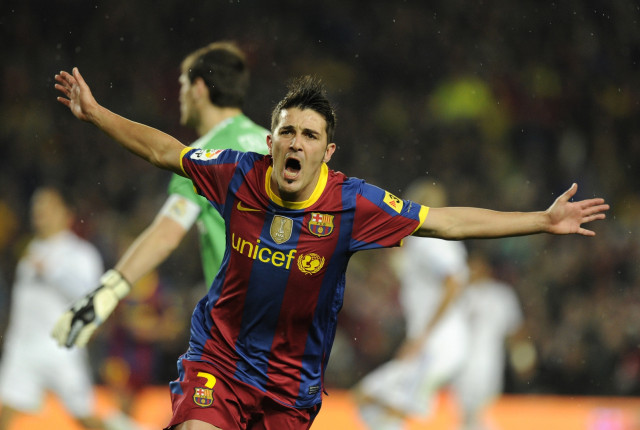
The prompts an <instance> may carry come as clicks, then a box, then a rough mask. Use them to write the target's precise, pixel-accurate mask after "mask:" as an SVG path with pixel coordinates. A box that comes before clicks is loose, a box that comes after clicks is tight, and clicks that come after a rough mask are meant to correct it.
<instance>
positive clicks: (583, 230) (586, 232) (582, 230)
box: [578, 227, 596, 236]
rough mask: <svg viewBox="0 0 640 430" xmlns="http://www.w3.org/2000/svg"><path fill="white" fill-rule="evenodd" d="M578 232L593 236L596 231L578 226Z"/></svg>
mask: <svg viewBox="0 0 640 430" xmlns="http://www.w3.org/2000/svg"><path fill="white" fill-rule="evenodd" d="M578 234H581V235H583V236H595V235H596V233H595V232H594V231H591V230H587V229H586V228H582V227H580V228H579V229H578Z"/></svg>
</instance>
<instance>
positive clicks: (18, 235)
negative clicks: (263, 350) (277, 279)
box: [0, 0, 640, 395]
mask: <svg viewBox="0 0 640 430" xmlns="http://www.w3.org/2000/svg"><path fill="white" fill-rule="evenodd" d="M639 18H640V5H639V3H638V2H636V1H626V0H614V1H577V0H573V1H562V2H559V1H558V2H551V1H517V2H514V1H508V0H498V1H460V0H443V1H432V2H424V1H388V0H385V1H379V0H370V1H366V2H364V1H335V0H332V1H320V2H313V3H310V2H297V1H295V2H294V1H278V2H268V1H257V0H255V1H254V0H247V1H244V0H242V1H206V2H184V1H183V2H177V1H173V0H165V1H160V2H158V1H126V2H125V1H109V2H107V1H95V0H86V1H85V0H83V1H63V0H54V1H49V2H44V1H33V0H26V1H19V2H18V1H3V2H2V5H1V6H0V40H1V42H0V50H1V51H0V53H1V61H2V67H1V72H0V73H1V75H0V76H1V80H0V139H1V141H0V253H1V254H0V256H1V260H0V284H1V285H0V308H1V309H2V311H1V313H0V315H1V316H2V318H0V321H1V322H0V324H4V323H6V319H7V316H8V300H9V297H10V285H11V282H12V278H13V270H14V267H15V263H16V261H17V258H18V257H19V255H20V252H21V250H22V249H23V246H24V244H25V242H26V240H28V239H29V234H30V230H29V222H28V205H29V198H30V196H31V193H32V192H33V190H34V189H35V188H36V187H38V186H40V185H42V184H47V183H63V184H64V185H65V187H66V188H67V189H68V190H69V191H71V192H72V194H74V195H75V196H76V197H77V198H78V204H79V219H78V223H77V227H78V231H79V232H80V233H81V234H82V235H83V236H84V237H86V238H88V239H89V240H91V241H92V242H93V243H95V244H96V245H97V246H98V247H99V248H100V250H101V252H102V254H103V256H104V258H105V264H106V265H107V266H111V265H113V264H114V263H115V261H116V259H117V257H118V256H119V255H120V254H121V253H122V251H123V250H124V249H125V247H126V245H128V244H129V243H130V242H131V240H132V239H133V238H134V237H135V235H137V234H138V233H139V232H140V231H141V230H142V229H143V228H144V227H145V226H146V225H147V224H148V223H149V222H150V221H151V220H152V218H153V216H154V214H155V213H156V211H157V210H158V209H159V207H160V205H161V204H162V202H163V201H164V199H165V197H166V185H167V183H168V179H169V173H167V172H163V171H160V170H157V169H155V168H154V167H152V166H150V165H147V164H145V163H144V162H143V161H141V160H138V159H137V158H135V157H134V156H132V155H130V154H128V153H127V152H126V151H125V150H123V149H121V148H119V147H118V146H117V145H116V144H115V143H114V142H112V141H110V140H109V139H108V138H107V137H105V136H104V135H102V134H101V133H100V132H99V131H98V130H97V129H95V128H94V127H92V126H90V125H87V124H83V123H81V122H79V121H78V120H76V119H75V118H73V117H72V115H70V114H69V112H68V111H67V109H66V108H65V107H64V106H62V105H60V104H59V103H57V102H56V100H55V97H56V95H57V94H56V91H55V90H54V88H53V84H54V79H53V76H54V74H55V73H57V72H58V71H60V70H62V69H64V70H70V69H71V68H72V67H73V66H78V67H79V68H80V70H81V72H82V73H83V76H84V77H85V79H86V80H87V82H88V83H89V85H90V86H91V88H92V90H93V93H94V95H95V96H96V98H97V99H98V101H100V102H101V103H102V104H103V105H104V106H106V107H108V108H109V109H111V110H113V111H115V112H117V113H119V114H122V115H124V116H126V117H128V118H130V119H133V120H136V121H139V122H142V123H145V124H148V125H151V126H154V127H157V128H160V129H161V130H163V131H166V132H168V133H170V134H172V135H174V136H176V137H178V138H179V139H181V140H182V141H183V142H190V141H192V140H194V139H195V138H196V137H197V136H196V135H195V133H194V132H193V131H192V130H189V129H186V128H184V127H181V126H180V125H179V105H178V101H177V100H178V90H179V85H178V81H177V79H178V75H179V64H180V62H181V61H182V59H183V57H184V56H185V55H187V54H188V53H190V52H191V51H193V50H194V49H196V48H199V47H200V46H202V45H205V44H207V43H209V42H212V41H216V40H221V39H231V40H235V41H237V42H238V43H239V44H240V46H241V47H242V48H243V49H244V50H245V51H246V52H247V54H248V56H249V60H250V64H251V69H252V85H251V91H250V95H249V97H248V100H247V103H246V106H245V111H246V113H247V114H248V115H249V116H250V117H252V118H253V119H254V120H255V121H256V122H258V123H260V124H262V125H264V126H268V123H269V115H270V111H271V108H272V106H273V105H274V104H275V102H277V101H278V100H279V98H280V97H281V96H282V95H283V94H284V91H285V83H286V81H287V79H289V78H291V77H294V76H297V75H300V74H316V75H318V76H320V77H322V78H323V80H324V81H325V82H326V84H327V86H328V89H329V95H330V98H331V99H332V100H333V101H334V103H335V104H336V107H337V112H338V126H337V131H336V143H337V145H338V151H337V152H336V154H335V156H334V158H333V159H332V161H331V163H330V165H331V167H332V168H334V169H336V170H342V171H344V172H346V173H347V174H349V175H351V176H357V177H361V178H363V179H366V180H367V181H369V182H371V183H374V184H376V185H379V186H381V187H383V188H386V189H388V190H389V191H391V192H392V193H396V194H398V195H402V193H403V189H405V188H406V186H407V185H408V184H409V183H410V182H411V181H412V180H413V179H415V178H418V177H425V176H426V177H428V178H432V179H433V180H434V182H439V183H442V184H444V185H445V186H446V187H447V189H448V190H449V194H450V204H452V205H465V206H481V207H488V208H492V209H500V210H543V209H546V208H547V207H548V206H549V205H550V204H551V202H552V201H553V200H554V199H555V198H556V197H557V196H558V195H559V194H560V193H561V192H563V191H564V190H565V189H567V188H568V187H569V186H570V185H571V183H572V182H577V183H578V184H579V187H580V188H579V191H578V195H577V198H581V199H582V198H589V197H593V196H602V197H605V198H606V199H607V201H608V202H609V203H610V204H611V207H612V208H611V210H610V211H609V214H608V219H607V220H606V221H604V222H598V223H595V224H593V225H591V226H589V228H592V229H594V230H595V231H596V232H597V236H596V237H595V238H584V237H573V236H572V237H553V236H548V235H539V236H534V237H525V238H514V239H502V240H495V241H489V242H483V243H481V244H480V243H476V242H477V241H470V243H469V246H471V247H474V246H482V247H483V248H484V249H485V250H486V251H487V252H489V253H490V254H491V256H492V258H493V260H494V262H495V263H496V267H497V269H498V275H499V276H500V277H501V278H502V279H504V280H506V281H508V282H510V283H511V284H512V285H513V286H514V288H516V290H517V291H518V293H519V295H520V298H521V301H522V304H523V308H524V312H525V314H526V317H527V328H528V330H529V333H530V336H531V339H532V341H534V343H535V344H536V347H537V350H538V364H537V368H536V372H535V373H534V374H533V375H530V376H529V377H527V378H526V379H525V380H522V379H515V378H509V379H508V386H507V390H508V391H512V392H543V393H560V394H598V395H605V394H606V395H635V394H638V392H639V391H640V379H639V374H640V351H639V350H638V340H639V339H640V318H639V317H638V314H639V313H638V308H637V306H638V302H639V301H640V281H639V279H640V272H639V262H640V260H639V245H640V243H639V239H638V233H639V231H640V230H639V229H638V224H639V222H640V221H639V220H640V194H639V191H640V179H639V178H638V176H639V175H638V169H639V167H640V121H639V119H640V116H639V114H640V105H639V101H640V85H639V84H640V82H639V81H640V79H639V72H640V67H639V61H640V29H639V24H638V19H639ZM387 257H388V254H387V253H385V252H384V251H383V252H370V253H365V254H363V256H362V257H356V258H355V260H354V264H353V266H352V267H351V269H350V271H349V285H348V286H347V295H346V299H345V307H344V310H343V313H342V314H341V320H340V323H341V326H340V330H339V333H338V339H337V342H336V347H335V351H334V355H333V357H332V360H331V364H330V368H329V372H328V374H327V381H328V384H329V385H333V386H339V387H349V386H351V385H352V384H353V383H354V382H355V381H357V380H358V379H359V378H360V377H361V376H362V375H363V374H364V373H365V372H366V371H368V370H370V369H371V368H372V367H374V366H375V365H377V364H378V363H380V362H381V361H383V360H385V359H387V358H388V357H389V356H390V355H391V354H392V353H393V350H394V348H395V347H397V345H398V343H399V342H400V340H401V339H402V334H403V328H402V316H401V314H400V312H399V309H398V307H397V306H394V303H395V302H394V301H395V292H396V290H397V281H396V280H395V278H394V277H393V275H392V272H391V270H390V269H389V267H388V260H389V259H388V258H387ZM199 261H200V260H199V255H198V250H197V243H196V242H195V241H194V237H193V235H190V237H189V238H188V240H186V241H185V242H184V243H183V244H182V245H181V247H180V249H179V251H178V252H177V253H175V254H174V255H173V256H172V257H171V258H170V259H169V260H168V261H167V262H166V263H165V264H164V265H163V266H162V267H161V269H160V271H159V272H160V283H161V284H162V285H163V288H164V290H166V292H167V294H168V295H169V296H170V297H173V300H175V303H180V304H181V306H182V307H183V308H184V315H183V317H182V319H183V321H186V320H187V319H188V315H189V314H190V311H191V307H192V303H193V300H194V298H195V297H198V296H201V295H202V294H203V293H204V286H203V285H201V284H200V283H199V282H200V281H199V279H200V277H201V275H200V273H201V272H200V267H199V264H200V263H199ZM104 337H106V335H104ZM107 343H108V342H107V341H105V340H104V339H103V340H102V341H100V340H98V341H97V342H96V344H95V345H94V346H93V347H92V348H94V356H95V358H94V360H95V361H96V365H99V364H100V361H101V357H102V356H103V354H102V353H101V352H102V351H103V348H106V347H105V346H104V345H105V344H107ZM184 345H185V340H184V339H178V340H175V339H174V340H173V341H171V342H169V343H165V344H164V345H163V346H162V347H159V348H158V351H157V362H158V370H157V371H156V372H155V373H154V376H153V378H152V380H150V381H149V382H150V383H160V384H164V383H166V382H167V381H168V380H170V379H173V378H174V377H175V366H174V362H175V358H176V357H177V354H178V353H180V352H181V351H182V348H184ZM97 367H99V366H97Z"/></svg>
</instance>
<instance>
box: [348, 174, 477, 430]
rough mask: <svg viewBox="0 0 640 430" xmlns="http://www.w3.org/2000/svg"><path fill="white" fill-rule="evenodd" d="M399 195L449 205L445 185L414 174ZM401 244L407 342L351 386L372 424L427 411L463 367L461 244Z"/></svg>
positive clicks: (398, 424) (399, 423) (396, 425)
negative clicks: (356, 383)
mask: <svg viewBox="0 0 640 430" xmlns="http://www.w3.org/2000/svg"><path fill="white" fill-rule="evenodd" d="M405 196H406V197H407V198H408V199H410V200H412V201H419V202H429V204H430V205H432V206H433V207H444V206H446V205H447V193H446V191H445V190H444V188H443V187H442V186H441V185H439V184H436V183H434V182H433V180H426V179H419V180H416V181H415V182H413V183H412V184H411V185H410V186H409V187H408V189H407V193H406V195H405ZM401 250H402V253H401V254H400V255H399V257H398V259H399V263H398V267H397V272H398V273H397V275H398V279H399V280H400V292H399V297H400V304H401V305H402V310H403V315H404V317H405V321H406V340H405V342H404V343H403V345H402V346H401V347H400V348H399V352H398V354H397V356H396V357H395V358H394V359H392V360H390V361H389V362H387V363H384V364H383V365H381V366H380V367H378V368H377V369H375V370H374V371H372V372H371V373H369V374H368V375H366V376H365V377H364V378H363V380H362V381H360V383H359V384H358V385H357V386H356V388H355V389H354V394H355V399H356V401H357V403H358V409H359V412H360V416H361V418H362V420H363V421H364V423H365V424H366V425H367V427H368V428H370V429H385V430H391V429H401V428H404V425H405V419H406V418H407V417H410V416H422V417H427V416H429V415H430V414H431V413H432V411H433V410H434V409H435V407H434V405H435V400H436V399H437V393H438V392H439V390H440V389H441V388H442V387H443V386H444V385H446V384H448V383H450V382H451V380H452V379H453V377H454V375H456V374H457V373H458V372H459V371H460V369H461V368H462V366H463V364H464V361H465V358H466V356H467V351H468V346H469V328H468V326H467V324H466V317H465V314H464V312H463V308H462V307H461V306H460V300H459V298H460V294H461V293H462V290H463V288H464V285H465V284H466V283H467V280H468V277H469V268H468V266H467V250H466V247H465V245H464V243H463V242H462V241H450V240H443V239H439V238H419V237H414V236H411V237H408V238H406V240H405V243H404V245H403V247H402V248H401Z"/></svg>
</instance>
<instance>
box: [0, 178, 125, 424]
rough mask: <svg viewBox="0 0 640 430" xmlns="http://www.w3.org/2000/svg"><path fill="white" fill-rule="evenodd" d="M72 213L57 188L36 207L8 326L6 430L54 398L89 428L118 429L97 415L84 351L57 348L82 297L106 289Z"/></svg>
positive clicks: (1, 418) (0, 395)
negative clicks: (61, 323) (63, 324)
mask: <svg viewBox="0 0 640 430" xmlns="http://www.w3.org/2000/svg"><path fill="white" fill-rule="evenodd" d="M73 219H74V218H73V211H72V209H71V205H70V204H69V202H68V200H67V199H66V198H65V197H64V196H63V193H62V192H61V191H60V190H58V189H56V188H54V187H43V188H39V189H38V190H36V192H35V193H34V195H33V197H32V201H31V221H32V225H33V230H34V238H33V240H32V241H31V242H30V243H29V244H28V245H27V248H26V250H25V252H24V254H23V255H22V257H21V258H20V261H19V263H18V266H17V269H16V276H15V282H14V285H13V290H12V291H13V293H12V300H11V311H10V319H9V325H8V328H7V331H6V333H5V338H4V350H3V351H4V352H3V356H2V361H0V404H1V407H0V430H7V429H9V428H10V427H9V426H10V423H11V422H12V420H13V418H14V416H15V415H16V413H36V412H38V410H39V409H40V407H41V405H42V403H43V400H44V398H45V394H46V393H47V392H53V393H54V394H55V395H56V396H58V398H59V399H60V400H61V401H62V403H63V404H64V406H65V407H66V409H67V410H68V411H69V413H70V414H71V415H72V416H73V417H74V418H75V419H76V420H77V422H78V423H79V424H80V425H81V426H83V427H84V428H91V429H115V428H121V427H115V426H113V425H111V424H110V423H109V422H104V421H103V420H102V419H100V418H98V417H97V416H96V414H95V413H94V411H95V409H94V391H93V381H92V378H91V369H90V367H89V358H88V355H87V351H86V350H85V349H67V348H63V347H60V346H58V344H57V343H56V341H55V340H54V339H53V338H52V337H51V327H53V325H54V324H55V322H56V321H57V319H58V318H59V317H60V315H61V314H62V313H64V312H65V311H66V310H67V309H68V308H69V304H70V303H72V302H73V301H74V300H76V299H77V298H78V297H82V296H83V295H85V294H87V293H88V292H90V291H91V290H92V289H93V288H95V286H96V285H97V284H98V283H99V282H100V281H99V279H100V275H101V274H102V272H103V262H102V257H101V256H100V254H99V252H98V250H97V249H96V248H95V247H94V246H93V245H92V244H90V243H89V242H87V241H86V240H84V239H81V238H80V237H78V236H77V235H76V234H75V233H73V232H72V231H71V226H72V223H73Z"/></svg>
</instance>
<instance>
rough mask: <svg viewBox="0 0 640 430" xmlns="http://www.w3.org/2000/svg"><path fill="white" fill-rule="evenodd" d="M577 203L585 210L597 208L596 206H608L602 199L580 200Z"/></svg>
mask: <svg viewBox="0 0 640 430" xmlns="http://www.w3.org/2000/svg"><path fill="white" fill-rule="evenodd" d="M578 203H580V207H582V208H586V207H588V206H598V205H602V206H607V207H608V206H609V205H607V204H605V203H604V199H602V198H599V197H598V198H594V199H587V200H581V201H580V202H578Z"/></svg>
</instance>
